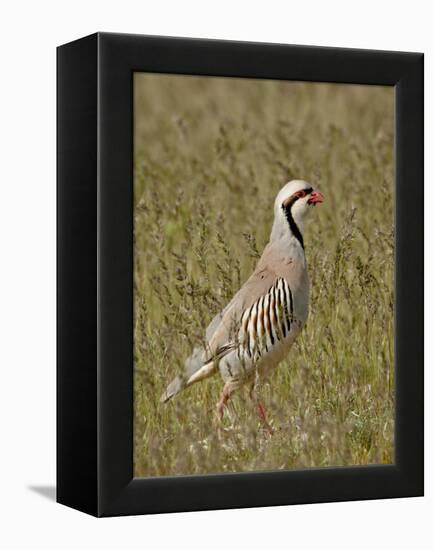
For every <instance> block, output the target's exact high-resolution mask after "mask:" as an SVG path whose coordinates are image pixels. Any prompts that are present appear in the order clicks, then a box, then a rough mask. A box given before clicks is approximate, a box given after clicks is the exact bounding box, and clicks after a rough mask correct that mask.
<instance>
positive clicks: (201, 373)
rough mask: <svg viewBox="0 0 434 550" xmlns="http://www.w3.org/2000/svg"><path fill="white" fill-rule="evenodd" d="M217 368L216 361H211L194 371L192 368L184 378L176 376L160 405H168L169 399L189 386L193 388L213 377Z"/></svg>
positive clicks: (162, 397)
mask: <svg viewBox="0 0 434 550" xmlns="http://www.w3.org/2000/svg"><path fill="white" fill-rule="evenodd" d="M192 357H193V356H192ZM216 368H217V365H216V362H215V361H209V362H208V363H205V364H204V365H203V364H202V365H199V366H198V367H197V368H196V369H194V370H193V369H192V368H191V366H190V369H186V374H185V375H184V376H176V377H175V378H174V379H173V380H172V382H170V384H169V385H168V386H167V388H166V391H165V392H164V393H163V395H162V396H161V398H160V403H166V402H167V401H169V399H171V398H172V397H174V396H175V395H176V394H178V393H179V392H180V391H182V390H183V389H184V388H187V387H188V386H191V385H192V384H195V383H196V382H200V381H201V380H204V379H205V378H208V377H209V376H212V375H213V374H214V372H215V370H216Z"/></svg>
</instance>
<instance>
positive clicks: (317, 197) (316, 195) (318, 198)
mask: <svg viewBox="0 0 434 550" xmlns="http://www.w3.org/2000/svg"><path fill="white" fill-rule="evenodd" d="M317 202H324V197H323V196H322V193H320V192H319V191H312V193H311V194H310V197H309V200H308V201H307V204H313V205H315V204H316V203H317Z"/></svg>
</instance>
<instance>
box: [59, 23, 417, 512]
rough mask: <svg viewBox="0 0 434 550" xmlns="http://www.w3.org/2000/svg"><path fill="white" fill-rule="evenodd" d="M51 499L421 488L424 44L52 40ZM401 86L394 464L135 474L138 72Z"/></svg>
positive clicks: (91, 501)
mask: <svg viewBox="0 0 434 550" xmlns="http://www.w3.org/2000/svg"><path fill="white" fill-rule="evenodd" d="M57 67H58V77H57V98H58V103H57V121H58V122H57V135H58V139H57V159H58V164H57V205H58V235H57V243H58V274H57V281H58V290H57V297H58V339H57V343H58V351H57V354H58V358H57V500H58V502H60V503H62V504H65V505H68V506H71V507H73V508H76V509H79V510H82V511H84V512H88V513H90V514H93V515H96V516H114V515H125V514H147V513H159V512H177V511H190V510H209V509H219V508H220V509H221V508H239V507H251V506H272V505H284V504H297V503H314V502H331V501H343V500H360V499H377V498H393V497H410V496H420V495H423V55H422V54H419V53H403V52H382V51H369V50H349V49H336V48H322V47H308V46H289V45H272V44H258V43H242V42H228V41H217V40H196V39H184V38H165V37H149V36H139V35H122V34H107V33H97V34H94V35H91V36H89V37H86V38H83V39H80V40H77V41H75V42H72V43H69V44H66V45H63V46H60V47H59V48H58V50H57ZM135 71H142V72H152V73H174V74H193V75H214V76H234V77H235V76H236V77H253V78H267V79H283V80H300V81H320V82H336V83H358V84H378V85H389V86H394V87H395V90H396V149H395V151H396V159H395V166H396V294H395V296H396V315H395V319H396V321H395V323H396V326H395V369H396V409H395V411H396V412H395V414H396V419H395V420H396V427H395V463H394V464H393V465H378V466H375V465H373V466H352V467H339V468H324V469H306V470H297V471H275V472H251V473H234V474H221V475H204V476H179V477H155V478H138V479H134V478H133V461H132V456H133V454H132V453H133V326H132V323H133V286H132V281H133V278H132V270H133V221H132V212H133V210H132V204H133V86H132V82H133V73H134V72H135Z"/></svg>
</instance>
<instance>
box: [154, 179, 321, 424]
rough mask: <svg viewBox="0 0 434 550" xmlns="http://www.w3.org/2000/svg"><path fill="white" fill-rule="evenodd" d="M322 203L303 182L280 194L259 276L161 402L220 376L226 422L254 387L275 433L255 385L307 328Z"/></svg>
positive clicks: (211, 329) (216, 322) (215, 324)
mask: <svg viewBox="0 0 434 550" xmlns="http://www.w3.org/2000/svg"><path fill="white" fill-rule="evenodd" d="M321 202H323V196H322V194H321V193H320V192H319V191H315V190H314V189H313V187H312V186H311V185H310V184H309V183H307V182H305V181H302V180H294V181H290V182H289V183H287V184H286V185H285V186H284V187H283V188H282V189H281V190H280V191H279V193H278V195H277V197H276V200H275V203H274V223H273V227H272V230H271V235H270V241H269V242H268V244H267V245H266V247H265V249H264V252H263V254H262V256H261V258H260V260H259V261H258V264H257V266H256V269H255V271H254V272H253V274H252V275H251V276H250V278H249V279H248V280H247V281H246V283H245V284H244V286H242V287H241V289H240V290H239V291H238V292H237V294H236V295H235V296H234V298H233V299H232V300H231V302H230V303H229V304H228V305H227V306H226V308H225V309H224V310H223V311H222V312H221V313H219V314H218V315H216V316H215V318H214V319H213V320H212V321H211V323H210V325H209V326H208V329H207V331H206V336H205V342H206V345H205V347H201V348H199V347H198V348H196V349H195V350H194V351H193V353H192V355H191V357H189V358H188V359H187V360H186V362H185V367H184V373H183V375H181V376H177V377H176V378H175V379H174V380H172V382H171V383H170V384H169V385H168V387H167V389H166V391H165V392H164V394H163V395H162V397H161V402H163V403H164V402H166V401H168V400H169V399H170V398H172V397H173V396H174V395H176V394H177V393H179V392H180V391H181V390H182V389H184V388H186V387H188V386H191V385H192V384H194V383H195V382H199V381H200V380H204V379H205V378H208V377H209V376H211V375H213V374H215V373H217V372H218V371H220V375H221V377H222V378H223V381H224V383H225V384H224V387H223V392H222V394H221V398H220V401H219V403H218V405H217V412H218V415H219V418H220V420H221V419H222V418H223V412H224V407H225V405H226V403H227V401H228V399H229V397H230V396H231V394H232V393H233V392H234V391H235V390H237V389H238V388H239V387H241V386H242V385H244V384H249V385H250V387H251V393H250V395H251V397H252V399H253V400H254V403H255V405H256V408H257V411H258V414H259V415H260V417H261V420H262V422H263V423H264V424H265V425H266V426H267V427H269V426H268V424H267V420H266V416H265V409H264V406H263V405H262V403H261V402H260V401H259V400H258V398H257V395H256V392H255V381H256V380H257V379H258V377H260V378H263V377H265V376H266V375H267V374H268V373H269V372H270V371H271V370H272V369H273V368H275V367H276V366H277V365H278V363H279V362H280V361H282V359H283V358H284V357H285V356H286V355H287V353H288V351H289V349H290V348H291V345H292V343H293V342H294V340H295V338H296V337H297V336H298V334H299V333H300V331H301V329H302V328H303V326H304V325H305V323H306V320H307V316H308V305H309V279H308V273H307V265H306V257H305V254H304V243H303V226H304V221H305V216H306V214H307V212H308V211H309V210H310V209H311V207H312V206H314V205H316V204H317V203H321Z"/></svg>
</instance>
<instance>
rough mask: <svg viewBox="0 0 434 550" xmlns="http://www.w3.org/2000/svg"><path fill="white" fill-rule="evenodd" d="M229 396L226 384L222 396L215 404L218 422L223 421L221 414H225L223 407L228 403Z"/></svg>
mask: <svg viewBox="0 0 434 550" xmlns="http://www.w3.org/2000/svg"><path fill="white" fill-rule="evenodd" d="M230 396H231V392H230V389H229V386H228V384H227V383H226V384H225V385H224V388H223V391H222V394H221V396H220V401H219V402H218V403H217V415H218V419H219V421H220V422H222V421H223V414H224V412H225V406H226V403H227V402H228V401H229V397H230Z"/></svg>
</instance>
